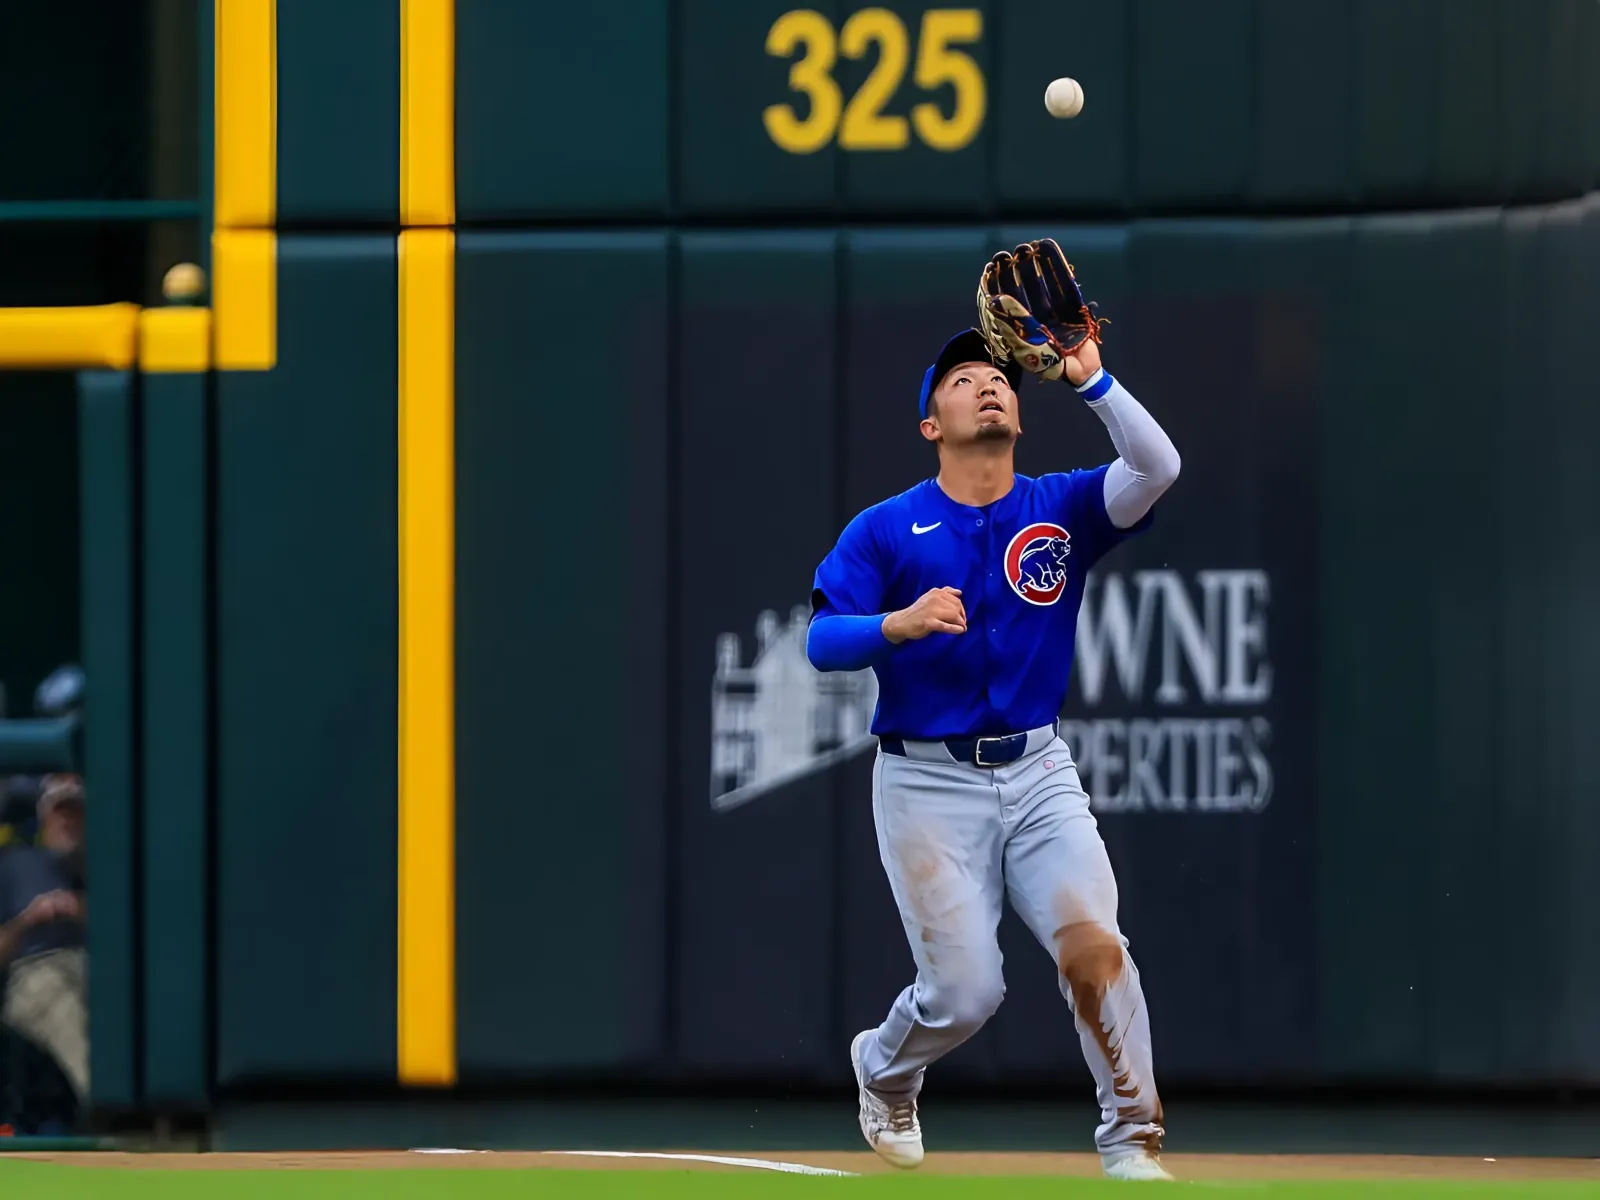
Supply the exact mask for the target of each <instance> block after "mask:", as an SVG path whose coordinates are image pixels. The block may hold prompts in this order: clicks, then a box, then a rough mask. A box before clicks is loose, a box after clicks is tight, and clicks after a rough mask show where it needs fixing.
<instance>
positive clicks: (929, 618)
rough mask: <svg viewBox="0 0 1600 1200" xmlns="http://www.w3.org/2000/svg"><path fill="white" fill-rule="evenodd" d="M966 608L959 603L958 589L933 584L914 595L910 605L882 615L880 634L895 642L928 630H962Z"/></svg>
mask: <svg viewBox="0 0 1600 1200" xmlns="http://www.w3.org/2000/svg"><path fill="white" fill-rule="evenodd" d="M966 631H967V610H966V608H965V607H964V606H963V605H962V603H961V589H960V588H952V587H939V588H934V589H933V590H932V591H928V592H924V593H923V594H922V595H921V596H918V597H917V602H916V603H915V604H913V605H912V606H911V607H910V608H902V609H901V610H900V611H899V612H892V613H890V614H889V615H888V616H887V617H885V618H884V619H883V636H884V637H886V638H888V639H889V640H890V641H891V642H894V643H896V644H897V645H898V644H899V643H900V642H914V641H916V640H918V639H919V638H925V637H927V636H928V635H929V634H930V633H965V632H966Z"/></svg>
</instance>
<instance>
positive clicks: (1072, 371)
mask: <svg viewBox="0 0 1600 1200" xmlns="http://www.w3.org/2000/svg"><path fill="white" fill-rule="evenodd" d="M1099 369H1100V347H1099V346H1098V345H1096V344H1095V343H1094V342H1092V341H1088V340H1085V341H1082V342H1079V343H1078V345H1077V347H1076V348H1075V349H1072V350H1068V351H1067V352H1066V354H1064V355H1062V357H1061V373H1062V374H1063V375H1065V376H1066V378H1067V382H1068V383H1070V384H1071V385H1072V386H1073V387H1081V386H1082V385H1083V384H1085V383H1087V382H1088V381H1089V380H1090V379H1092V378H1093V377H1094V373H1095V372H1096V371H1098V370H1099Z"/></svg>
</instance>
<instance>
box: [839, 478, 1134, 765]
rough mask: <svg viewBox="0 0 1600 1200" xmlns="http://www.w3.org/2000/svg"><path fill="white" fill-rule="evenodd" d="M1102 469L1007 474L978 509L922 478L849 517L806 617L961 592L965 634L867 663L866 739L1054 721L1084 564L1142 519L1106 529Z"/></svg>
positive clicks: (1067, 671) (1010, 729)
mask: <svg viewBox="0 0 1600 1200" xmlns="http://www.w3.org/2000/svg"><path fill="white" fill-rule="evenodd" d="M1106 470H1107V468H1106V467H1097V468H1095V469H1093V470H1087V471H1072V472H1070V473H1066V474H1051V475H1041V476H1039V477H1038V478H1037V479H1033V478H1030V477H1028V476H1026V475H1018V476H1017V477H1016V484H1015V486H1013V487H1012V489H1011V491H1009V492H1008V493H1006V495H1004V496H1002V497H1001V498H1000V499H999V500H996V501H995V502H994V503H993V504H988V505H985V506H983V507H981V508H974V507H971V506H969V505H965V504H958V503H956V501H954V500H952V499H951V498H950V497H949V496H947V495H945V493H944V490H943V489H942V488H940V486H939V484H938V483H937V481H935V480H932V479H929V480H925V481H923V482H922V483H919V484H917V486H916V487H914V488H912V489H911V490H910V491H907V492H902V493H901V494H900V495H898V496H895V497H893V498H891V499H889V500H885V501H883V502H882V503H881V504H876V505H874V506H873V507H871V508H869V509H867V510H866V511H865V512H863V513H861V514H860V515H859V516H857V517H856V518H855V520H853V521H851V522H850V524H849V525H848V526H847V527H846V528H845V531H844V533H842V534H841V535H840V536H839V542H838V544H837V545H836V546H835V547H834V548H833V550H832V551H831V552H830V553H829V555H828V557H827V558H825V559H823V561H822V565H821V566H820V567H818V568H817V574H816V581H815V584H814V589H813V592H812V613H813V616H814V617H816V616H823V615H827V614H830V613H842V614H845V615H850V616H870V615H874V614H877V613H889V612H894V611H896V610H897V609H902V608H907V607H909V606H910V605H911V604H912V603H913V602H915V601H916V599H917V597H919V596H921V595H922V594H923V593H924V592H927V591H929V590H930V589H932V588H937V587H953V588H959V589H960V590H961V602H962V605H963V606H964V607H965V609H966V613H967V630H966V632H965V633H960V634H951V633H930V634H929V635H928V636H927V637H924V638H921V639H919V640H916V641H907V642H902V643H901V644H900V645H897V646H891V647H887V648H886V650H885V651H884V653H883V654H882V655H881V656H879V658H878V660H877V662H876V664H875V665H874V667H873V670H874V671H876V672H877V676H878V711H877V712H876V714H874V716H873V721H872V731H873V732H874V733H876V734H880V735H883V734H890V735H895V736H898V737H903V738H912V739H918V740H924V739H926V740H931V739H934V738H947V737H969V736H986V737H992V736H996V735H999V734H1006V733H1017V732H1019V731H1022V730H1025V729H1034V728H1037V727H1039V726H1041V725H1048V724H1049V723H1050V722H1051V721H1053V720H1055V719H1056V717H1057V716H1058V715H1059V714H1060V712H1061V706H1062V703H1063V702H1064V701H1065V700H1066V696H1067V682H1068V680H1069V678H1070V676H1071V672H1072V651H1073V640H1074V635H1075V633H1076V630H1077V625H1078V607H1079V605H1080V604H1081V603H1082V602H1083V587H1084V580H1085V577H1086V576H1087V574H1088V572H1089V568H1090V567H1092V566H1094V564H1095V563H1096V562H1098V561H1099V560H1100V558H1101V557H1102V556H1103V555H1104V554H1105V553H1106V552H1107V551H1108V550H1110V549H1111V548H1112V547H1114V546H1116V545H1117V544H1118V543H1119V542H1121V541H1123V540H1124V539H1125V538H1127V537H1129V536H1131V535H1132V534H1134V533H1137V532H1139V531H1141V530H1143V529H1145V528H1147V527H1148V526H1149V524H1150V521H1151V515H1152V514H1146V515H1145V517H1144V519H1143V520H1141V521H1139V523H1138V524H1136V525H1134V526H1132V527H1131V528H1129V529H1118V528H1117V527H1116V526H1115V525H1113V524H1112V523H1111V518H1110V517H1109V516H1107V515H1106V506H1105V474H1106Z"/></svg>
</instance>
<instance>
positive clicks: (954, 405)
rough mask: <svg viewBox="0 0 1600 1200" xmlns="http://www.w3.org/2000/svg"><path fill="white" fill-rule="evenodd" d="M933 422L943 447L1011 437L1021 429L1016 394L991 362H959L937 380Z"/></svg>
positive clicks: (1012, 438)
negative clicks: (958, 364) (939, 380)
mask: <svg viewBox="0 0 1600 1200" xmlns="http://www.w3.org/2000/svg"><path fill="white" fill-rule="evenodd" d="M935 396H936V407H935V411H934V418H933V424H934V425H936V426H937V437H938V440H940V441H942V442H943V443H944V444H945V445H947V446H963V445H969V444H972V443H975V442H996V443H998V442H1005V443H1010V442H1011V441H1013V440H1015V438H1016V436H1017V434H1019V433H1021V432H1022V422H1021V420H1020V419H1019V417H1018V415H1017V394H1016V393H1015V392H1014V391H1012V390H1011V384H1010V382H1008V381H1007V379H1006V375H1005V372H1004V371H1002V370H1001V369H1000V368H999V367H997V366H995V365H994V364H993V363H976V362H970V363H962V364H961V365H960V366H958V367H956V368H955V369H954V370H953V371H951V372H950V373H949V374H948V375H946V376H945V377H944V379H943V380H942V381H941V382H940V384H939V388H938V391H937V392H936V393H935Z"/></svg>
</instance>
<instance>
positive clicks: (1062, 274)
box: [978, 238, 1180, 529]
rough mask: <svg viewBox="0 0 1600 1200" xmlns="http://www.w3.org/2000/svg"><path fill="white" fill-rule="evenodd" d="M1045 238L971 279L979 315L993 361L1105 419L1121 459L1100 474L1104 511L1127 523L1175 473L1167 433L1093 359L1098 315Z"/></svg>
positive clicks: (1124, 526)
mask: <svg viewBox="0 0 1600 1200" xmlns="http://www.w3.org/2000/svg"><path fill="white" fill-rule="evenodd" d="M1094 310H1095V306H1094V304H1093V303H1091V302H1090V301H1088V300H1086V299H1084V295H1083V290H1082V288H1080V287H1079V286H1078V280H1077V276H1076V275H1075V274H1074V273H1073V270H1072V264H1071V263H1069V262H1067V259H1066V256H1065V255H1064V254H1062V252H1061V247H1060V246H1058V245H1057V244H1056V243H1055V242H1054V241H1053V240H1051V239H1050V238H1041V239H1040V240H1039V241H1036V242H1029V243H1026V244H1024V245H1021V246H1018V247H1017V249H1016V250H1015V252H1011V253H1001V254H996V255H995V256H994V258H993V259H992V260H991V261H990V262H989V264H988V265H987V266H986V267H985V268H984V271H983V276H982V278H981V279H980V280H979V283H978V316H979V321H980V327H981V328H982V331H983V336H984V340H985V341H986V342H987V343H988V345H989V348H990V351H991V353H992V354H993V355H994V356H995V359H996V361H997V362H1004V361H1007V360H1010V361H1013V362H1016V363H1017V364H1018V365H1020V366H1021V367H1022V368H1023V369H1024V370H1025V371H1027V372H1029V373H1030V374H1032V375H1034V376H1036V377H1038V378H1040V379H1065V380H1066V381H1067V382H1068V383H1070V384H1071V385H1072V386H1073V387H1074V388H1075V389H1077V392H1078V394H1079V395H1081V396H1082V397H1083V398H1084V399H1085V400H1087V401H1088V402H1089V407H1090V408H1092V409H1094V411H1095V414H1096V415H1097V416H1098V417H1099V418H1100V419H1101V420H1102V421H1104V422H1105V426H1106V429H1107V430H1108V431H1109V432H1110V434H1111V444H1112V445H1113V446H1115V447H1116V448H1117V454H1118V455H1120V457H1119V458H1118V459H1117V461H1116V462H1114V463H1112V464H1111V465H1110V467H1109V468H1108V469H1107V471H1106V475H1105V506H1106V515H1107V516H1108V517H1109V518H1110V519H1111V523H1112V524H1113V525H1115V526H1116V527H1117V528H1119V529H1130V528H1132V527H1133V526H1134V525H1136V524H1137V523H1138V522H1139V520H1140V519H1141V518H1142V517H1143V516H1144V515H1145V514H1146V513H1147V512H1149V511H1150V507H1151V505H1153V504H1154V503H1155V502H1156V500H1157V499H1158V498H1159V497H1160V496H1161V494H1162V493H1163V492H1165V491H1166V490H1167V489H1168V488H1169V487H1171V486H1172V482H1173V480H1175V479H1177V477H1178V467H1179V465H1180V464H1179V459H1178V451H1177V448H1176V447H1174V446H1173V444H1172V439H1171V438H1169V437H1168V436H1167V435H1166V432H1165V431H1164V430H1163V429H1162V428H1161V426H1160V425H1158V424H1156V420H1155V418H1154V417H1152V416H1151V415H1150V414H1149V413H1148V412H1146V411H1145V408H1144V406H1143V405H1142V404H1140V403H1139V402H1138V401H1137V400H1135V399H1134V398H1133V396H1132V395H1131V394H1130V393H1129V392H1128V390H1127V389H1126V388H1125V387H1123V386H1122V385H1121V384H1120V383H1118V382H1117V381H1116V380H1115V379H1114V378H1112V376H1111V375H1110V374H1109V373H1107V372H1106V370H1105V369H1104V368H1103V367H1102V366H1101V364H1100V345H1099V342H1100V326H1101V324H1102V323H1103V320H1102V318H1101V317H1099V316H1098V315H1097V314H1096V313H1095V311H1094Z"/></svg>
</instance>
